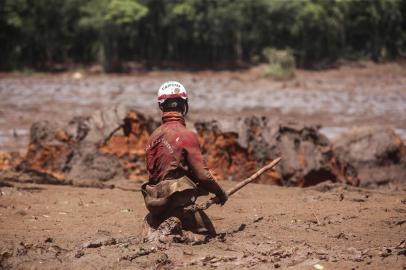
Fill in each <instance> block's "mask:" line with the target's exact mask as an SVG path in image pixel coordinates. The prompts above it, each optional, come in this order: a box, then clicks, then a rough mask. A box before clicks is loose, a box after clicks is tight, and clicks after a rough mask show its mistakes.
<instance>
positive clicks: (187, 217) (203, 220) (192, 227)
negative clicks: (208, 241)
mask: <svg viewBox="0 0 406 270" xmlns="http://www.w3.org/2000/svg"><path fill="white" fill-rule="evenodd" d="M181 220H182V224H183V227H184V229H185V230H188V231H191V232H193V233H195V234H201V235H205V236H209V237H215V236H216V230H215V228H214V225H213V223H212V222H211V220H210V218H209V217H208V216H207V215H206V213H205V212H204V211H202V210H199V211H197V212H194V213H185V214H184V216H182V219H181Z"/></svg>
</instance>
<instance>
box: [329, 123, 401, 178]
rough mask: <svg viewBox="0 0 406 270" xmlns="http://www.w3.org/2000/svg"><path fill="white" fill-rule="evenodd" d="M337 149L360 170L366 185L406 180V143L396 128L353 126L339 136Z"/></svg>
mask: <svg viewBox="0 0 406 270" xmlns="http://www.w3.org/2000/svg"><path fill="white" fill-rule="evenodd" d="M334 151H335V153H336V154H337V156H338V157H339V158H340V160H342V161H344V162H348V163H351V164H352V165H353V166H354V167H355V168H356V169H357V170H358V173H359V178H360V180H361V185H362V186H374V185H380V184H386V183H388V182H393V181H404V180H405V179H406V146H405V145H404V143H403V141H402V139H401V138H400V137H399V136H398V135H397V134H396V133H395V131H393V130H392V129H389V128H385V127H370V126H365V127H356V128H352V129H350V130H348V131H347V132H345V133H343V134H341V135H340V136H338V138H337V139H335V141H334Z"/></svg>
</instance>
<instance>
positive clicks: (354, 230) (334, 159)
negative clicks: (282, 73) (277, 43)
mask: <svg viewBox="0 0 406 270" xmlns="http://www.w3.org/2000/svg"><path fill="white" fill-rule="evenodd" d="M405 74H406V73H405V70H404V69H403V68H401V67H400V66H399V65H397V64H385V65H372V64H366V65H365V66H364V67H360V66H357V67H349V66H347V67H343V68H340V69H336V70H329V71H322V72H304V71H299V72H298V74H297V77H296V78H295V79H294V80H291V81H285V82H277V81H271V80H267V79H264V78H262V77H261V76H260V70H259V68H255V69H252V70H249V71H244V72H194V73H190V72H188V73H185V72H150V73H145V74H138V75H131V76H129V75H126V76H102V75H97V76H96V75H86V74H85V75H84V77H83V78H82V79H80V80H77V79H74V78H73V77H72V74H59V75H54V76H53V75H49V74H46V75H41V74H36V75H33V76H22V75H12V74H1V75H0V165H1V166H2V168H1V169H2V170H3V171H2V172H1V174H0V269H3V268H4V269H27V268H29V269H55V268H57V269H94V268H96V269H99V268H119V269H125V268H128V269H179V268H180V269H235V268H237V269H278V268H279V269H290V268H292V269H405V267H406V257H405V255H406V238H405V233H404V232H405V226H406V186H405V179H406V178H404V175H405V164H406V163H405V161H406V159H405V157H406V148H405V146H404V141H405V132H404V130H405V129H406V114H405V113H404V112H405V111H406V75H405ZM169 79H177V80H180V81H182V82H184V84H185V85H186V87H187V88H188V89H189V92H190V96H191V109H192V110H191V113H190V116H189V118H188V119H187V122H188V126H189V127H190V128H194V129H195V130H196V131H197V133H198V135H199V140H201V144H202V146H203V151H204V152H205V154H207V156H208V161H209V164H210V166H211V167H213V168H214V169H216V166H218V167H219V169H220V170H218V171H217V174H218V175H219V176H220V177H221V178H220V179H224V180H227V179H229V178H228V177H227V176H233V177H234V178H236V179H234V180H240V179H241V178H243V177H246V176H248V175H250V174H251V173H253V172H254V171H255V170H256V169H258V167H259V166H260V165H261V164H262V163H264V162H268V161H269V160H272V159H274V158H275V157H276V156H277V155H279V154H280V153H283V155H284V157H285V161H284V162H282V163H281V166H280V168H279V169H277V170H275V171H271V172H269V174H267V175H266V176H264V179H260V182H261V183H268V182H269V180H272V181H275V182H276V183H278V181H279V182H281V180H283V181H282V182H283V183H279V184H284V185H293V186H295V185H299V186H307V185H314V184H317V183H319V182H321V180H322V181H323V182H322V183H319V184H318V185H315V186H311V187H307V188H297V187H289V188H287V187H280V186H270V185H261V184H251V185H248V186H247V187H246V188H244V190H242V191H240V192H238V193H236V194H235V195H233V197H231V199H230V200H229V201H228V202H227V204H226V205H225V206H223V207H220V206H217V205H216V206H213V207H212V208H210V209H209V210H208V211H207V213H208V215H209V216H210V217H211V218H212V220H213V223H214V225H215V226H216V229H217V233H218V235H217V237H216V238H214V239H210V241H208V242H201V243H196V242H195V243H175V242H173V243H155V244H151V243H148V244H146V243H141V241H140V233H141V228H142V223H143V218H144V217H145V215H146V213H147V212H146V209H145V206H144V201H143V199H142V195H141V193H140V192H139V188H140V182H141V180H143V179H145V177H144V176H145V170H144V163H143V162H144V153H143V147H144V146H143V145H144V144H145V143H144V142H145V140H146V138H148V136H149V134H150V132H151V130H153V129H154V128H155V126H154V125H157V124H158V123H159V122H158V121H159V113H158V110H157V108H156V104H155V102H154V100H155V94H156V89H157V88H158V87H159V85H160V84H161V83H162V82H163V81H165V80H169ZM116 105H124V107H123V106H116ZM125 107H131V108H135V109H136V110H137V111H139V112H141V114H137V113H131V112H130V113H129V112H128V111H126V109H125ZM106 108H107V109H106ZM109 108H110V109H109ZM111 108H113V109H111ZM99 109H101V110H102V111H96V110H99ZM87 115H89V116H90V115H92V116H91V117H86V116H87ZM262 116H266V117H265V118H264V117H262ZM150 117H152V118H150ZM153 118H154V119H155V120H152V119H153ZM213 118H214V119H215V120H217V121H216V122H212V121H211V120H212V119H213ZM126 119H127V120H128V121H129V122H131V125H129V126H126V125H125V123H126V121H127V120H126ZM238 119H239V120H238ZM265 119H267V120H265ZM292 120H293V121H294V122H296V123H299V125H293V126H292V125H291V124H289V122H290V121H292ZM38 121H39V122H38ZM47 121H48V122H47ZM34 122H37V123H36V124H34V125H33V123H34ZM236 123H237V124H236ZM238 123H240V124H241V123H243V124H244V125H243V129H242V130H243V132H240V130H239V129H240V126H239V125H240V124H238ZM120 125H122V126H121V128H120V130H119V131H118V132H117V133H116V134H114V135H112V136H110V133H111V132H112V131H113V130H114V129H115V128H117V127H120ZM217 125H219V126H220V127H217ZM317 125H323V126H324V128H322V129H318V128H317ZM365 125H368V126H370V127H368V128H358V129H351V130H349V131H348V132H347V133H345V134H341V133H342V131H344V130H347V129H348V128H349V127H353V126H357V127H358V126H365ZM376 126H379V128H376ZM30 129H31V132H30ZM393 130H394V131H395V132H396V133H397V135H396V134H395V133H394V132H393ZM319 131H321V133H320V132H319ZM323 132H324V133H325V134H326V135H327V137H328V138H326V137H325V136H324V135H323V134H322V133H323ZM126 133H128V134H126ZM340 134H341V135H340ZM237 135H238V136H237ZM398 135H400V137H399V136H398ZM335 137H336V140H329V139H332V138H335ZM402 139H403V141H402ZM103 142H104V143H103ZM29 143H30V144H29ZM28 144H29V145H28ZM27 145H28V147H27ZM10 151H19V152H21V153H20V155H17V154H15V153H14V154H13V153H10ZM226 161H228V163H227V162H226ZM348 164H350V165H353V166H355V169H356V170H357V171H358V177H360V179H361V184H362V183H365V182H364V180H365V179H367V180H371V181H370V182H368V187H369V188H368V189H365V188H359V187H354V186H349V185H345V184H344V183H348V184H353V185H356V184H357V183H356V181H357V179H358V178H356V177H357V176H356V174H352V173H351V172H352V170H349V168H350V167H348V166H347V165H348ZM315 169H316V170H315ZM314 172H316V173H314ZM239 173H242V174H241V175H240V174H239ZM244 173H245V174H247V175H244ZM392 174H393V175H392ZM320 175H322V176H323V179H321V178H320V179H317V177H316V176H320ZM391 175H392V176H393V177H392V176H391ZM375 178H376V179H375ZM340 179H341V180H340ZM286 180H288V181H286ZM326 180H333V181H336V182H335V183H332V182H330V181H326ZM394 180H396V181H394ZM306 181H308V182H306ZM285 182H286V183H285ZM381 183H382V184H381ZM49 184H54V185H49ZM220 184H221V185H223V186H224V187H225V188H226V189H229V188H230V187H232V186H233V185H234V184H235V182H230V181H221V182H220ZM371 187H374V189H371Z"/></svg>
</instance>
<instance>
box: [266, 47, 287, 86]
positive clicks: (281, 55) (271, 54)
mask: <svg viewBox="0 0 406 270" xmlns="http://www.w3.org/2000/svg"><path fill="white" fill-rule="evenodd" d="M263 54H264V56H265V58H266V59H267V61H268V63H269V65H268V67H267V68H266V70H265V73H264V75H265V76H266V77H272V78H274V79H277V80H285V79H290V78H292V77H294V76H295V57H294V56H293V54H292V52H291V51H289V50H276V49H273V48H266V49H265V50H264V52H263Z"/></svg>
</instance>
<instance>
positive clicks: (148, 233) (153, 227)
mask: <svg viewBox="0 0 406 270" xmlns="http://www.w3.org/2000/svg"><path fill="white" fill-rule="evenodd" d="M159 224H160V222H159V220H158V218H156V217H154V216H152V215H151V214H147V215H146V216H145V218H144V222H143V224H142V230H141V239H142V241H143V242H144V243H145V242H152V241H154V240H156V239H155V238H156V235H157V233H156V231H157V229H158V226H159Z"/></svg>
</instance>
